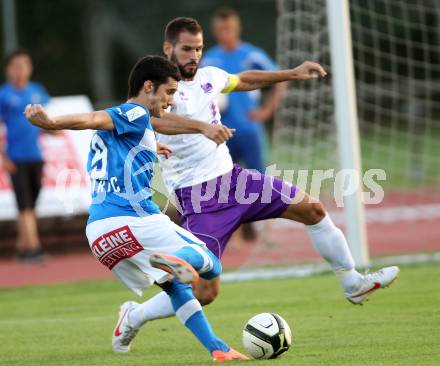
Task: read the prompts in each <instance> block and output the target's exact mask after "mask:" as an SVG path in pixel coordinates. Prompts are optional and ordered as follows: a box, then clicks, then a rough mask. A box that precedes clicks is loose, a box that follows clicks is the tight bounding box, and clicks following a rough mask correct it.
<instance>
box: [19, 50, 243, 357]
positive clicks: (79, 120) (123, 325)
mask: <svg viewBox="0 0 440 366" xmlns="http://www.w3.org/2000/svg"><path fill="white" fill-rule="evenodd" d="M179 80H180V73H179V70H178V68H177V67H176V66H175V65H174V64H172V63H171V62H169V61H168V60H167V59H165V58H163V57H160V56H146V57H144V58H142V59H140V60H139V61H138V62H137V63H136V65H135V66H134V67H133V69H132V71H131V73H130V77H129V91H128V101H127V102H126V103H123V104H121V105H118V106H114V107H111V108H108V109H106V110H104V111H97V112H93V113H85V114H73V115H67V116H60V117H54V118H49V117H48V116H47V114H46V113H45V111H44V109H43V108H42V106H41V105H28V106H27V107H26V110H25V114H26V117H27V118H28V119H29V120H30V121H31V122H32V123H33V124H35V125H37V126H39V127H41V128H44V129H49V130H58V129H95V130H97V132H96V133H95V134H94V136H93V138H92V141H91V144H90V153H89V160H88V167H87V168H88V171H89V174H90V177H91V180H92V204H91V206H90V210H89V219H88V223H87V228H86V234H87V238H88V241H89V245H90V248H91V250H92V252H93V254H94V255H95V256H96V258H97V259H98V260H99V261H100V262H101V263H102V264H103V265H105V266H107V267H108V268H109V269H110V270H111V271H112V272H113V274H114V275H115V276H116V277H117V278H118V279H119V280H120V281H121V282H122V283H123V284H124V285H125V286H127V287H128V288H129V289H131V290H133V291H134V292H135V293H136V294H138V295H139V296H140V295H142V292H143V290H145V289H146V288H147V287H149V286H151V285H152V284H153V283H156V284H158V285H159V286H160V287H161V288H162V289H163V290H164V293H166V294H167V296H168V297H169V301H170V304H172V307H173V309H174V311H175V313H176V315H177V317H178V318H179V320H180V321H181V322H182V323H183V324H184V325H185V326H186V327H187V328H188V329H189V330H190V331H191V332H192V333H193V334H194V336H195V337H196V338H197V339H198V340H199V341H200V342H201V343H202V344H203V346H204V347H205V348H206V349H207V350H208V351H209V352H210V353H211V355H212V357H213V359H214V360H215V361H218V362H225V361H232V360H234V359H241V360H245V359H247V357H246V356H244V355H242V354H241V353H239V352H237V351H235V350H234V349H232V348H230V347H229V346H228V345H227V344H226V343H225V342H224V341H222V340H221V339H219V338H218V337H217V336H216V335H215V334H214V332H213V330H212V329H211V326H210V324H209V322H208V320H207V319H206V317H205V315H204V312H203V310H202V307H201V305H200V303H199V302H198V301H197V299H196V298H195V297H194V294H193V291H192V288H191V286H190V284H192V285H195V284H196V283H197V281H198V279H199V274H200V277H202V278H205V279H212V278H215V277H218V276H219V275H220V273H221V264H220V261H219V259H218V258H217V257H216V256H215V255H214V254H213V253H212V252H211V251H209V250H208V249H207V247H206V245H205V243H203V242H202V241H201V240H199V239H197V238H196V237H195V236H194V235H192V234H191V233H189V232H187V231H186V230H183V229H182V228H180V227H179V226H177V225H175V224H174V223H172V222H171V221H170V219H169V218H168V217H167V216H165V215H163V214H161V212H160V210H159V208H158V206H157V205H156V204H155V203H154V202H153V200H152V198H151V196H152V195H151V181H152V177H153V164H154V163H155V161H156V160H157V153H158V152H165V153H167V154H168V153H170V151H169V149H167V147H166V146H159V147H160V150H159V151H157V150H156V147H157V145H156V139H155V135H154V132H153V127H152V124H151V121H150V116H153V117H159V118H160V117H162V115H163V113H164V109H166V108H168V107H169V105H170V104H171V101H172V98H173V95H174V93H175V92H176V90H177V83H178V81H179ZM187 122H188V121H187ZM171 124H172V123H171ZM188 126H189V125H188ZM159 129H160V127H159ZM165 130H166V129H165ZM185 130H186V128H180V132H184V131H185ZM193 131H194V130H193ZM186 132H191V128H188V129H187V130H186ZM137 305H138V304H137V303H136V302H133V301H129V302H126V303H124V304H123V305H122V306H121V309H120V313H119V319H118V322H117V325H116V327H115V330H114V333H113V349H114V351H116V352H128V351H129V349H130V342H131V340H132V339H133V338H134V336H135V335H136V334H137V332H138V330H139V327H138V326H136V324H137V323H138V322H139V319H142V316H143V312H141V313H140V312H139V311H136V310H137V308H138V306H137ZM140 309H141V308H140Z"/></svg>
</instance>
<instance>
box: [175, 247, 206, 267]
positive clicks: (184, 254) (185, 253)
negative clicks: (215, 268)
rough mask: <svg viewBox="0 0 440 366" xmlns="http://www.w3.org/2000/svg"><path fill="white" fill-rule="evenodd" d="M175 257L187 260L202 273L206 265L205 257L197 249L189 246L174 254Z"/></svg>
mask: <svg viewBox="0 0 440 366" xmlns="http://www.w3.org/2000/svg"><path fill="white" fill-rule="evenodd" d="M202 250H203V249H202ZM174 255H175V256H176V257H179V258H182V259H184V260H186V261H187V262H188V263H189V264H191V265H192V266H193V267H194V269H195V270H196V271H197V272H198V271H200V270H201V269H202V268H203V266H204V264H205V258H203V256H202V255H201V254H200V253H199V252H198V251H197V250H196V249H194V248H192V247H190V246H189V245H188V246H185V247H182V248H180V249H179V250H177V251H176V252H174Z"/></svg>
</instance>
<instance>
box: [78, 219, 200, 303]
mask: <svg viewBox="0 0 440 366" xmlns="http://www.w3.org/2000/svg"><path fill="white" fill-rule="evenodd" d="M178 233H179V234H180V235H179V234H178ZM86 235H87V239H88V241H89V246H90V249H91V250H92V253H93V254H94V255H95V257H96V258H97V259H98V260H99V261H100V262H101V263H102V264H104V265H105V266H107V267H108V268H109V269H110V270H111V271H112V272H113V274H114V275H115V276H116V277H117V278H119V280H120V281H121V282H122V283H123V284H124V285H125V286H127V287H128V288H129V289H131V290H132V291H134V292H135V293H136V294H137V295H138V296H142V292H143V291H144V290H145V289H146V288H148V287H150V286H152V285H153V284H154V282H157V283H163V282H165V281H167V280H168V279H169V275H168V273H167V272H165V271H162V270H160V269H157V268H153V267H151V265H150V261H149V257H150V255H151V254H152V253H154V252H161V253H173V252H175V251H176V250H178V249H180V248H182V247H183V246H188V245H189V246H194V247H196V249H198V250H200V246H203V247H205V246H206V245H205V243H203V242H202V241H200V240H199V239H198V238H196V237H195V236H194V235H193V234H191V233H190V232H188V231H186V230H185V229H182V228H181V227H180V226H178V225H176V224H175V223H174V222H172V221H171V220H170V218H169V217H168V216H166V215H163V214H156V215H150V216H145V217H133V216H118V217H109V218H106V219H103V220H98V221H94V222H92V223H90V224H88V225H87V227H86ZM184 238H186V239H187V240H185V239H184ZM191 242H194V243H196V244H191Z"/></svg>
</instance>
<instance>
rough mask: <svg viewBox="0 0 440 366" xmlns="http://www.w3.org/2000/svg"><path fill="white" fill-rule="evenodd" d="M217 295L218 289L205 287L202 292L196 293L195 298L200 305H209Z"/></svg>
mask: <svg viewBox="0 0 440 366" xmlns="http://www.w3.org/2000/svg"><path fill="white" fill-rule="evenodd" d="M217 295H218V290H217V289H216V288H209V289H205V290H204V291H203V292H200V293H196V297H197V300H199V302H200V304H202V306H205V305H209V304H210V303H212V302H213V301H214V300H215V299H216V297H217Z"/></svg>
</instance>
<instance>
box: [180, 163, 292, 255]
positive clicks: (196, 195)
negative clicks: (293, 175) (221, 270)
mask: <svg viewBox="0 0 440 366" xmlns="http://www.w3.org/2000/svg"><path fill="white" fill-rule="evenodd" d="M296 191H297V189H296V187H295V186H293V185H291V184H289V183H287V182H284V181H282V180H280V179H278V178H275V177H271V176H268V175H264V174H261V173H258V172H256V171H251V170H247V169H243V168H241V167H240V166H239V165H234V168H233V169H232V171H231V172H229V173H226V174H224V175H222V176H219V177H217V178H215V179H213V180H211V181H208V182H204V183H201V184H198V185H195V186H192V187H185V188H179V189H177V190H176V196H177V200H178V203H179V204H180V207H178V209H179V212H180V224H181V226H182V227H184V228H185V229H186V230H188V231H189V232H191V233H193V234H194V235H195V236H197V237H198V238H199V239H200V240H202V241H204V242H205V243H206V244H207V246H208V248H209V249H210V250H211V251H212V252H213V253H214V254H215V255H216V256H217V257H219V258H221V256H222V254H223V252H224V250H225V247H226V245H227V243H228V241H229V239H230V237H231V235H232V234H233V233H234V231H235V230H237V228H238V227H239V226H240V225H241V224H243V223H246V222H252V221H259V220H265V219H272V218H276V217H280V215H281V214H282V213H283V212H284V211H285V210H286V208H287V206H288V205H289V204H290V202H291V200H292V198H293V197H295V193H296Z"/></svg>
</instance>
